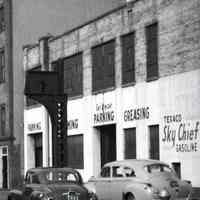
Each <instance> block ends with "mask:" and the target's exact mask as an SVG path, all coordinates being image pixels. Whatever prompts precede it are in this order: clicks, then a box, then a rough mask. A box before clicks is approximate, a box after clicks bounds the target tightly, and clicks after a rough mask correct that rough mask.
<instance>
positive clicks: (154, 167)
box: [144, 163, 174, 173]
mask: <svg viewBox="0 0 200 200" xmlns="http://www.w3.org/2000/svg"><path fill="white" fill-rule="evenodd" d="M144 169H145V171H147V172H148V173H156V172H170V173H173V172H174V171H173V170H172V169H171V168H170V167H169V166H168V165H164V164H159V163H158V164H157V163H156V164H151V165H146V166H145V168H144Z"/></svg>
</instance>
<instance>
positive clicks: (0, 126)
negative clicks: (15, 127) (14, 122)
mask: <svg viewBox="0 0 200 200" xmlns="http://www.w3.org/2000/svg"><path fill="white" fill-rule="evenodd" d="M0 130H1V137H5V136H6V104H5V103H2V104H0Z"/></svg>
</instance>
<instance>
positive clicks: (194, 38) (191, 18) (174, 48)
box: [49, 0, 200, 95]
mask: <svg viewBox="0 0 200 200" xmlns="http://www.w3.org/2000/svg"><path fill="white" fill-rule="evenodd" d="M199 9H200V2H199V1H198V0H191V1H188V0H168V1H166V0H157V1H155V0H143V1H140V0H139V1H136V2H134V3H132V4H129V5H128V6H127V7H123V8H121V9H118V10H116V11H115V12H113V13H110V14H108V15H106V16H104V17H102V18H100V19H97V20H94V21H93V22H91V23H88V24H85V25H84V26H82V27H80V28H77V29H75V30H73V31H71V32H68V33H66V34H64V35H62V36H60V37H58V38H56V39H53V40H52V41H51V42H50V44H49V46H50V62H51V61H53V60H56V59H58V58H62V57H68V56H70V55H73V54H75V53H77V52H80V51H83V52H84V54H83V56H84V58H83V67H84V94H85V95H88V94H90V93H91V70H90V68H91V67H92V63H91V54H90V49H91V47H93V46H95V45H97V44H100V43H103V42H106V41H109V40H111V39H113V38H115V39H116V59H115V62H116V65H115V67H116V70H115V71H116V83H117V84H116V86H117V87H121V84H120V83H121V70H120V68H121V41H120V36H121V35H123V34H126V33H128V32H131V31H135V32H136V42H135V44H136V46H135V48H136V49H135V50H136V51H135V52H136V82H142V81H146V44H145V43H146V38H145V26H146V25H149V24H151V23H152V22H155V21H158V24H159V76H160V77H163V76H169V75H172V74H176V73H182V72H186V71H190V70H195V69H198V68H199V66H200V59H199V58H200V48H199V47H200V12H199Z"/></svg>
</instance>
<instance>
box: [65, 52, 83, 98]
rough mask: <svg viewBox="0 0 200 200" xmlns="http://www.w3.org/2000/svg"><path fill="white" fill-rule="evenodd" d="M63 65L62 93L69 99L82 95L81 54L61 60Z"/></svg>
mask: <svg viewBox="0 0 200 200" xmlns="http://www.w3.org/2000/svg"><path fill="white" fill-rule="evenodd" d="M63 65H64V77H63V78H64V93H66V94H67V95H68V96H69V97H74V96H79V95H82V93H83V66H82V53H79V54H76V55H73V56H71V57H69V58H66V59H64V60H63Z"/></svg>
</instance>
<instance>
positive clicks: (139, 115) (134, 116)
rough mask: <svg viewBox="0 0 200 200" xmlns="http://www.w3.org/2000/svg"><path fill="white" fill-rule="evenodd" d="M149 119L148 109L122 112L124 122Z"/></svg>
mask: <svg viewBox="0 0 200 200" xmlns="http://www.w3.org/2000/svg"><path fill="white" fill-rule="evenodd" d="M142 119H149V107H142V108H135V109H130V110H125V111H124V121H125V122H127V121H134V120H142Z"/></svg>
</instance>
